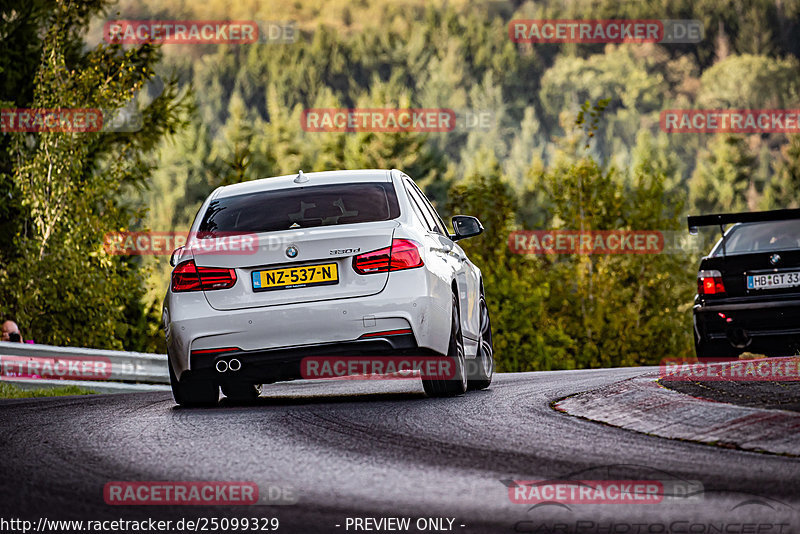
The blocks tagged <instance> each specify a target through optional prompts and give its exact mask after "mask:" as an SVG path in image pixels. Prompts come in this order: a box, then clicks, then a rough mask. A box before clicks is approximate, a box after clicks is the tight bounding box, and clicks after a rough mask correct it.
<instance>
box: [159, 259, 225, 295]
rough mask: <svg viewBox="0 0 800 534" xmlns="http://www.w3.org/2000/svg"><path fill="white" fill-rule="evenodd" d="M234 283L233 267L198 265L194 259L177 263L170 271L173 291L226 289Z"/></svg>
mask: <svg viewBox="0 0 800 534" xmlns="http://www.w3.org/2000/svg"><path fill="white" fill-rule="evenodd" d="M235 283H236V270H235V269H225V268H222V267H198V266H197V265H195V263H194V260H188V261H184V262H182V263H179V264H178V266H177V267H175V269H174V270H173V271H172V291H173V292H174V293H179V292H182V291H210V290H212V289H228V288H231V287H233V285H234V284H235Z"/></svg>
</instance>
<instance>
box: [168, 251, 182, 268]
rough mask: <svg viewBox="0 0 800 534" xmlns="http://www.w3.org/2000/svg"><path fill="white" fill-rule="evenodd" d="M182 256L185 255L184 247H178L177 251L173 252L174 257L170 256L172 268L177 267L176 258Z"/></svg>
mask: <svg viewBox="0 0 800 534" xmlns="http://www.w3.org/2000/svg"><path fill="white" fill-rule="evenodd" d="M181 255H183V247H178V248H176V249H175V250H173V251H172V255H170V257H169V264H170V265H171V266H172V267H175V258H176V257H178V256H181Z"/></svg>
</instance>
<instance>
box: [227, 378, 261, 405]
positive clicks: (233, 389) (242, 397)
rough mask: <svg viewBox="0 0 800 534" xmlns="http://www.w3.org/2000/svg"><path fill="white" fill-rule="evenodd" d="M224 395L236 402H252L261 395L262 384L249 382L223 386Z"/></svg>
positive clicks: (231, 383)
mask: <svg viewBox="0 0 800 534" xmlns="http://www.w3.org/2000/svg"><path fill="white" fill-rule="evenodd" d="M222 394H223V395H225V396H226V397H227V398H229V399H230V400H232V401H234V402H251V401H254V400H256V399H257V398H258V397H259V396H260V395H261V384H251V383H249V382H230V383H227V384H222Z"/></svg>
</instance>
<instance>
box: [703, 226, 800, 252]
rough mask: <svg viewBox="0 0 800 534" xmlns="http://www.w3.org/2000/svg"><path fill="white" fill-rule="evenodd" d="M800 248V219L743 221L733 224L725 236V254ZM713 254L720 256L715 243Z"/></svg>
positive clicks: (720, 248)
mask: <svg viewBox="0 0 800 534" xmlns="http://www.w3.org/2000/svg"><path fill="white" fill-rule="evenodd" d="M797 248H800V221H774V222H760V223H745V224H740V225H737V226H734V227H733V228H732V229H731V230H730V232H729V233H728V235H727V237H725V253H726V254H747V253H753V252H771V251H776V250H789V249H797ZM714 256H722V244H721V243H719V244H717V246H716V248H715V249H714Z"/></svg>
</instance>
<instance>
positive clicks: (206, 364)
mask: <svg viewBox="0 0 800 534" xmlns="http://www.w3.org/2000/svg"><path fill="white" fill-rule="evenodd" d="M434 355H436V353H435V352H434V351H432V350H430V349H425V348H421V347H419V346H418V345H417V342H416V340H415V339H414V336H413V335H412V334H402V335H393V336H387V337H385V338H375V339H363V340H356V341H349V342H343V343H321V344H314V345H306V346H302V347H291V348H279V349H266V350H253V351H232V352H226V353H224V354H192V355H191V356H190V370H187V371H184V376H189V377H191V378H192V379H210V380H213V381H216V382H219V383H224V382H225V381H245V382H255V383H262V384H265V383H270V382H280V381H284V380H296V379H299V378H303V360H304V359H305V358H331V359H332V360H336V359H341V358H344V357H365V358H369V359H381V358H388V357H395V356H434ZM234 358H235V359H237V360H239V361H240V362H241V368H240V369H238V370H237V371H230V370H227V371H225V372H219V371H218V370H217V362H219V361H220V360H223V361H225V362H229V361H230V360H231V359H234Z"/></svg>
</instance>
